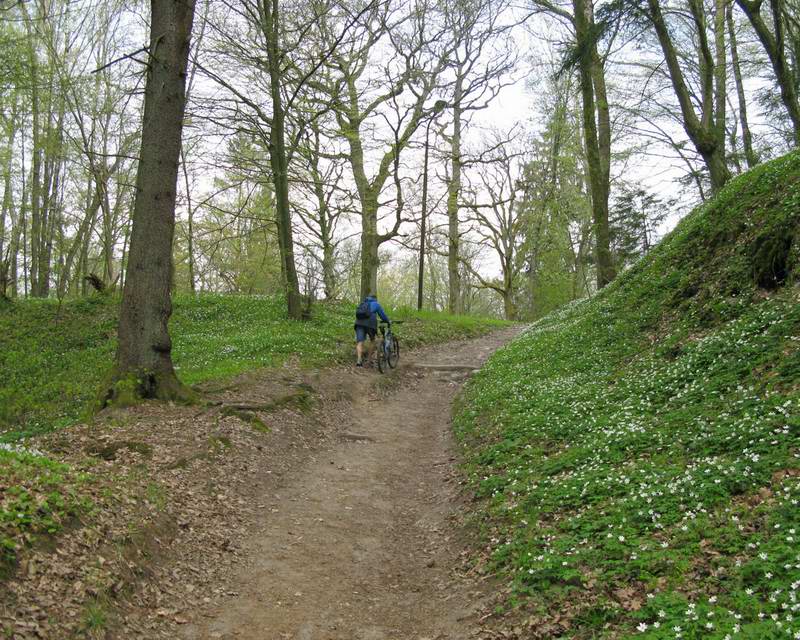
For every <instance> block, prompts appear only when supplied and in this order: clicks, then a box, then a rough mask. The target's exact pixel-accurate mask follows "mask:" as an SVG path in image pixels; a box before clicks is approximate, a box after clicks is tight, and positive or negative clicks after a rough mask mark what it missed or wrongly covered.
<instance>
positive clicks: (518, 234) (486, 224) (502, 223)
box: [461, 144, 525, 320]
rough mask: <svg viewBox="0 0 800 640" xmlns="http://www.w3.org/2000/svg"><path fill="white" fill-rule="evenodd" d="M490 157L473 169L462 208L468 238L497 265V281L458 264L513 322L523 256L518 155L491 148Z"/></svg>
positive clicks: (467, 263)
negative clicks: (488, 251)
mask: <svg viewBox="0 0 800 640" xmlns="http://www.w3.org/2000/svg"><path fill="white" fill-rule="evenodd" d="M492 147H493V148H494V149H495V150H494V152H493V154H492V157H491V158H487V159H486V160H485V161H484V162H481V163H480V164H477V165H474V166H473V167H472V171H471V173H472V174H473V175H474V176H475V178H474V179H473V180H472V181H471V182H470V183H469V184H468V185H467V188H466V189H465V190H464V191H465V193H464V196H463V198H464V207H465V208H466V209H467V211H468V213H467V216H468V217H467V222H468V223H470V226H471V229H470V235H471V236H472V237H473V238H474V239H475V240H474V242H476V244H477V245H478V246H482V247H490V248H491V249H492V250H493V253H494V257H495V258H496V259H497V260H498V262H499V263H500V277H499V278H493V279H492V278H487V277H485V276H483V275H482V274H481V273H479V272H478V270H477V269H476V268H475V266H474V265H473V264H472V262H471V261H468V260H464V259H462V261H461V263H462V264H463V265H464V267H465V268H466V269H467V270H468V271H469V273H470V274H471V275H472V276H473V278H474V279H475V280H476V281H477V282H478V284H479V286H480V287H483V288H485V289H490V290H492V291H494V292H496V293H497V294H498V295H500V297H501V298H502V300H503V313H504V316H505V318H506V319H507V320H516V319H517V287H518V285H519V280H520V275H521V273H522V269H523V265H524V260H525V255H524V252H523V246H524V240H525V235H524V233H523V222H524V217H523V215H522V208H521V207H520V202H519V201H520V196H521V194H522V182H521V181H520V179H519V178H520V176H519V168H520V165H521V164H522V163H521V162H520V158H519V154H518V153H514V151H513V147H512V145H510V144H502V145H492Z"/></svg>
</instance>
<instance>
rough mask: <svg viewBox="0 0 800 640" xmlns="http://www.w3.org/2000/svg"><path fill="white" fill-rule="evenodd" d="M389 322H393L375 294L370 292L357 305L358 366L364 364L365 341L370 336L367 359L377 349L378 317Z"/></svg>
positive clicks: (355, 327)
mask: <svg viewBox="0 0 800 640" xmlns="http://www.w3.org/2000/svg"><path fill="white" fill-rule="evenodd" d="M377 316H380V317H381V320H383V321H384V322H386V323H387V324H391V322H390V321H389V317H388V316H387V315H386V312H385V311H384V310H383V307H382V306H381V305H380V303H379V302H378V299H377V298H376V297H375V295H374V294H372V293H370V294H369V295H368V296H367V297H366V298H364V299H363V300H362V301H361V304H359V305H358V307H356V323H355V325H354V326H353V328H354V329H355V330H356V366H357V367H362V366H364V341H365V340H366V339H367V336H369V346H368V347H367V360H369V359H370V358H371V357H372V352H373V351H375V336H376V335H377V334H378V317H377Z"/></svg>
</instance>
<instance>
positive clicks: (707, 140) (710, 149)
mask: <svg viewBox="0 0 800 640" xmlns="http://www.w3.org/2000/svg"><path fill="white" fill-rule="evenodd" d="M737 1H738V0H737ZM647 4H648V7H649V9H650V20H651V21H652V23H653V27H654V28H655V31H656V35H657V36H658V41H659V44H660V45H661V50H662V52H663V53H664V58H665V60H666V63H667V69H668V70H669V76H670V81H671V82H672V88H673V89H674V91H675V96H676V97H677V98H678V103H679V104H680V107H681V116H682V122H683V128H684V131H686V134H687V135H688V136H689V139H690V140H691V141H692V143H693V144H694V147H695V149H696V150H697V152H698V153H699V154H700V156H701V157H702V158H703V161H704V162H705V165H706V167H707V169H708V173H709V175H710V178H711V190H712V191H713V192H714V193H716V192H718V191H719V190H720V189H722V187H723V186H724V185H725V183H726V182H727V181H728V180H730V177H731V174H730V171H728V167H727V164H726V162H725V149H724V147H722V148H721V147H720V146H719V144H717V138H716V135H715V132H714V128H713V117H712V114H711V112H710V111H709V105H710V104H712V103H711V101H709V100H706V101H704V111H703V113H702V114H701V118H698V117H697V114H696V113H695V110H694V106H693V104H692V97H691V94H690V92H689V88H688V87H687V85H686V80H685V78H684V76H683V72H682V71H681V68H680V63H679V61H678V55H677V53H676V51H675V46H674V44H673V42H672V38H671V36H670V34H669V30H668V29H667V24H666V21H665V20H664V15H663V13H662V12H661V5H660V4H659V0H647ZM690 9H692V12H693V15H694V16H695V21H696V23H697V26H698V29H700V28H701V27H702V22H701V21H700V20H698V16H699V15H701V14H702V8H699V7H698V6H697V4H696V3H695V2H694V1H693V2H690ZM699 38H700V39H701V40H702V41H705V32H704V31H702V32H701V33H699ZM706 44H707V43H706ZM703 50H704V52H706V53H704V54H703V57H704V58H706V59H708V58H709V57H710V55H709V54H708V53H707V52H708V47H707V46H703ZM709 80H712V81H713V70H712V74H711V75H710V76H709V75H706V76H704V77H703V82H704V87H705V88H704V90H703V95H708V91H709V89H708V84H709Z"/></svg>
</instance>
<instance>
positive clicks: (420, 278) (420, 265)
mask: <svg viewBox="0 0 800 640" xmlns="http://www.w3.org/2000/svg"><path fill="white" fill-rule="evenodd" d="M431 122H432V121H429V122H428V126H427V128H426V129H425V157H424V159H423V162H422V219H421V220H420V223H419V257H418V259H417V311H422V297H423V293H424V288H425V240H426V239H427V233H428V158H429V156H430V140H429V136H430V133H431Z"/></svg>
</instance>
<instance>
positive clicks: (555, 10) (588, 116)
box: [532, 0, 616, 289]
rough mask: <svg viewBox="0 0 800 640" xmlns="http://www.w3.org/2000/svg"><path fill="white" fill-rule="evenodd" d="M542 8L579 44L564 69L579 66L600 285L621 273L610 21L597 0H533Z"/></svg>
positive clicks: (585, 146)
mask: <svg viewBox="0 0 800 640" xmlns="http://www.w3.org/2000/svg"><path fill="white" fill-rule="evenodd" d="M532 5H533V6H534V7H535V8H537V9H538V10H541V11H544V12H546V13H549V14H551V15H553V16H555V17H557V18H558V19H560V20H561V21H563V22H566V23H568V24H569V25H570V27H571V29H572V31H573V33H574V45H573V46H572V47H571V52H570V53H569V55H568V56H567V59H566V61H565V64H564V70H563V71H567V70H571V69H572V68H573V67H577V69H578V77H579V85H580V93H581V99H582V103H583V111H582V114H583V117H582V120H583V122H582V124H583V141H584V148H585V154H586V160H587V164H588V177H589V184H590V187H591V195H592V214H593V218H594V239H595V262H596V264H597V273H596V277H597V287H598V289H600V288H602V287H604V286H605V285H607V284H608V283H609V282H611V281H612V280H613V279H614V277H615V275H616V272H615V269H614V264H613V261H612V256H611V250H610V244H609V238H610V232H609V222H608V199H609V194H610V190H611V185H610V183H611V114H610V110H609V102H608V92H607V87H606V78H605V64H606V60H605V58H604V56H602V55H601V54H600V50H599V43H600V36H601V35H602V34H603V33H604V32H605V31H606V30H607V29H608V25H607V24H597V23H596V21H595V12H594V3H593V0H572V12H571V13H570V12H569V10H567V9H565V8H563V7H561V6H558V5H556V4H554V3H552V2H550V0H532Z"/></svg>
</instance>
